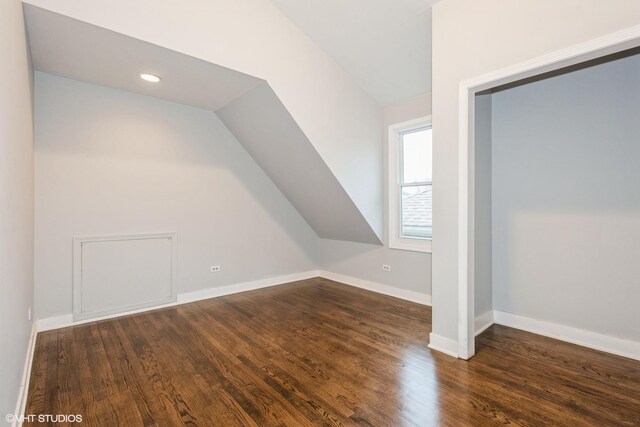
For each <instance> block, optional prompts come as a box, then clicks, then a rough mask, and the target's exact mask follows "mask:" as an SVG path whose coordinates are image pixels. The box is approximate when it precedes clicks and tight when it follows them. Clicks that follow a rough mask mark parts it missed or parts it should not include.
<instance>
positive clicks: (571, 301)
mask: <svg viewBox="0 0 640 427" xmlns="http://www.w3.org/2000/svg"><path fill="white" fill-rule="evenodd" d="M639 117H640V55H635V56H632V57H628V58H625V59H620V60H617V61H614V62H609V63H605V64H601V65H598V66H594V67H591V68H587V69H583V70H579V71H576V72H573V73H570V74H565V75H561V76H557V77H554V78H550V79H547V80H543V81H539V82H536V83H532V84H527V85H524V86H520V87H516V88H512V89H509V90H505V91H503V92H499V93H495V94H494V95H493V127H492V133H493V159H492V160H493V279H494V293H493V304H494V308H495V309H496V310H500V311H505V312H508V313H514V314H519V315H523V316H527V317H532V318H535V319H540V320H546V321H550V322H556V323H559V324H563V325H568V326H573V327H576V328H581V329H586V330H589V331H593V332H597V333H601V334H606V335H611V336H615V337H619V338H626V339H631V340H636V341H640V311H639V310H638V307H637V303H638V301H640V262H638V255H639V254H640V167H639V159H640V119H639Z"/></svg>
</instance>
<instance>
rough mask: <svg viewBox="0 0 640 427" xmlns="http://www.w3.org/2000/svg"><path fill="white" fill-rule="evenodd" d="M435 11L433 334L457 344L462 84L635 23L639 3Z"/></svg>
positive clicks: (522, 0) (487, 3)
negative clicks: (459, 143)
mask: <svg viewBox="0 0 640 427" xmlns="http://www.w3.org/2000/svg"><path fill="white" fill-rule="evenodd" d="M432 15H433V18H432V40H433V47H432V51H433V57H432V64H433V70H432V71H433V140H434V153H433V159H434V169H433V199H434V202H435V203H434V205H433V247H434V248H435V252H434V253H433V292H432V294H433V334H434V336H436V337H438V338H444V339H447V340H450V341H447V342H448V345H449V348H455V344H456V343H457V340H458V286H457V284H458V271H459V262H458V261H459V257H458V252H459V248H458V242H459V236H458V222H457V220H456V218H458V215H459V212H458V200H459V189H460V186H459V183H458V157H459V156H458V141H459V138H458V136H459V135H458V128H459V123H460V120H461V117H459V112H460V108H459V107H460V105H459V102H460V93H459V92H460V83H461V82H463V81H465V80H468V79H472V78H475V77H478V76H481V75H484V74H486V73H490V72H493V71H496V70H500V69H503V68H504V67H509V66H513V65H515V64H520V63H522V62H525V61H527V60H530V59H532V58H536V57H539V56H542V55H545V54H549V53H551V52H555V51H557V50H560V49H564V48H568V47H570V46H574V45H576V44H579V43H583V42H587V41H589V40H592V39H595V38H596V37H601V36H604V35H606V34H609V33H613V32H616V31H619V30H622V29H625V28H628V27H631V26H634V25H637V24H638V20H639V19H640V2H638V1H637V0H617V1H615V2H603V1H601V0H563V1H539V0H519V1H506V0H482V1H478V0H441V1H439V2H437V3H435V4H434V5H433V8H432ZM470 34H472V36H469V35H470ZM465 119H466V118H465Z"/></svg>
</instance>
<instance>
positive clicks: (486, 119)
mask: <svg viewBox="0 0 640 427" xmlns="http://www.w3.org/2000/svg"><path fill="white" fill-rule="evenodd" d="M491 125H492V124H491V94H490V93H485V94H482V95H477V96H476V98H475V132H474V135H475V141H474V142H475V143H474V144H473V153H470V154H472V156H471V158H473V159H474V162H473V166H474V171H473V176H474V185H475V188H474V191H473V192H472V193H473V194H474V203H473V206H474V209H475V212H474V220H473V228H474V230H473V232H474V247H473V248H471V249H472V250H473V260H474V266H473V267H474V272H473V274H474V285H475V288H474V292H475V298H474V302H475V316H476V317H478V316H481V315H483V314H484V313H486V312H488V311H491V310H492V309H493V306H492V305H493V303H492V301H493V289H492V288H493V278H492V272H491V269H492V260H491V258H492V257H491V254H492V235H491V222H492V214H491V204H492V196H491V174H492V171H491Z"/></svg>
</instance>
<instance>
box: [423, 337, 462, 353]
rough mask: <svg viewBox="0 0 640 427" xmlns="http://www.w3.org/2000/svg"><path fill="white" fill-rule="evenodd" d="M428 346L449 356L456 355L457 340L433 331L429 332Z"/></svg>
mask: <svg viewBox="0 0 640 427" xmlns="http://www.w3.org/2000/svg"><path fill="white" fill-rule="evenodd" d="M429 348H430V349H432V350H436V351H439V352H441V353H444V354H446V355H449V356H453V357H458V342H457V341H454V340H452V339H449V338H445V337H443V336H440V335H436V334H434V333H433V332H431V333H430V334H429Z"/></svg>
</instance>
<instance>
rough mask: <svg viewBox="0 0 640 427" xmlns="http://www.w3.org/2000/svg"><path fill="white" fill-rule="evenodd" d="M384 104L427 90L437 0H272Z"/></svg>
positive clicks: (429, 77) (429, 81) (429, 82)
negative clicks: (432, 22)
mask: <svg viewBox="0 0 640 427" xmlns="http://www.w3.org/2000/svg"><path fill="white" fill-rule="evenodd" d="M271 1H272V2H273V3H274V4H275V5H276V6H277V7H278V8H279V9H280V10H281V11H282V12H283V13H284V14H285V15H286V16H287V18H289V20H291V21H292V22H293V23H294V24H296V25H297V26H298V27H299V28H300V29H302V31H304V32H305V33H306V34H307V35H308V36H309V37H310V38H311V39H312V40H313V41H314V42H316V43H317V44H318V45H319V46H320V47H321V48H322V49H323V50H324V51H325V52H326V53H327V54H328V55H329V56H330V57H331V58H332V59H333V60H334V61H335V62H336V63H337V64H338V65H340V66H341V67H342V68H343V69H344V70H345V71H346V72H347V73H349V74H350V75H351V76H352V77H353V78H354V79H355V80H356V81H357V82H358V83H359V84H360V86H361V87H362V88H363V89H364V90H365V91H367V92H368V93H369V94H370V95H371V96H373V97H374V98H375V99H376V100H377V101H378V103H379V104H380V105H382V106H385V105H388V104H391V103H394V102H397V101H401V100H404V99H407V98H410V97H413V96H416V95H420V94H423V93H426V92H429V91H430V90H431V5H433V4H434V3H436V1H437V0H271Z"/></svg>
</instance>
